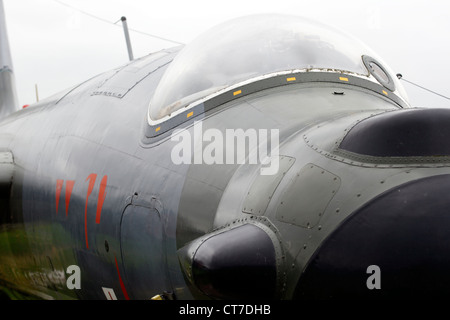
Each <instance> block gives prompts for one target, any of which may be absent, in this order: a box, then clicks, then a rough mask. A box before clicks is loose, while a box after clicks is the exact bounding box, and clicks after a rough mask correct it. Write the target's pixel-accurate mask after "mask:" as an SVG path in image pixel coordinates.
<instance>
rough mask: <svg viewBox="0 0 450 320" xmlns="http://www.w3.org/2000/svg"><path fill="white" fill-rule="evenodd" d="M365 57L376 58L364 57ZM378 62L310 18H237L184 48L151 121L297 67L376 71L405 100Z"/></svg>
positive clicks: (156, 99) (165, 78)
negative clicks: (238, 85) (236, 86)
mask: <svg viewBox="0 0 450 320" xmlns="http://www.w3.org/2000/svg"><path fill="white" fill-rule="evenodd" d="M363 56H367V57H371V58H374V59H376V60H374V59H369V61H363ZM380 61H381V60H380V59H379V58H378V57H376V55H375V54H374V53H373V52H372V51H371V50H370V49H369V48H367V47H366V46H365V45H364V44H362V43H361V42H360V41H358V40H356V39H354V38H353V37H350V36H348V35H346V34H344V33H342V32H340V31H338V30H336V29H333V28H330V27H328V26H326V25H323V24H320V23H317V22H314V21H311V20H309V19H305V18H300V17H295V16H289V15H256V16H249V17H243V18H238V19H235V20H232V21H230V22H227V23H224V24H220V25H218V26H216V27H214V28H213V29H211V30H209V31H208V32H206V33H204V34H203V35H201V36H200V37H198V38H197V39H196V40H194V41H193V42H192V43H190V44H189V45H187V46H186V47H184V48H183V49H182V50H181V51H180V53H179V54H178V55H177V56H176V57H175V59H174V61H173V62H172V63H171V65H170V66H169V68H168V69H167V70H166V72H165V74H164V76H163V78H162V79H161V81H160V83H159V85H158V88H157V89H156V92H155V94H154V96H153V99H152V100H151V102H150V108H149V121H153V122H160V120H161V121H162V120H163V119H164V118H165V117H170V116H171V115H172V114H173V113H176V111H178V110H179V109H181V108H184V107H186V106H188V105H190V104H192V103H194V102H197V101H199V100H200V99H204V98H205V97H208V96H210V95H213V94H215V93H217V92H220V91H221V90H226V88H230V87H232V86H233V85H236V84H238V83H241V82H244V81H249V80H251V79H257V78H258V77H263V76H267V75H270V74H276V73H277V72H283V71H294V70H305V71H306V70H315V69H319V70H327V71H331V72H333V71H334V72H346V73H350V74H356V75H359V76H364V77H371V74H375V75H378V76H379V77H376V76H375V77H373V76H372V79H374V81H377V80H378V82H380V79H381V80H383V79H384V80H386V79H387V80H386V81H387V82H386V88H389V89H390V90H391V91H394V90H396V91H397V93H398V92H400V93H399V95H400V96H402V98H404V100H406V95H405V94H404V91H403V89H402V86H401V84H400V83H399V81H398V79H397V78H396V77H395V76H394V74H393V73H392V72H391V71H389V69H387V68H386V66H385V65H384V64H383V66H382V67H381V66H380V65H379V64H380ZM369 69H372V70H369ZM379 69H381V70H379ZM386 70H388V71H386ZM384 72H385V73H386V74H383V73H384ZM380 73H381V76H380ZM388 82H390V83H388ZM382 84H383V83H382Z"/></svg>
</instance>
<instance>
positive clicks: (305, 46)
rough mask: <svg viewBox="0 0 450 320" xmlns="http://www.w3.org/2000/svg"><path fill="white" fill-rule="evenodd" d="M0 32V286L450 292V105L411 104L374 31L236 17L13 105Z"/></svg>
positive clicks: (84, 293) (211, 294)
mask: <svg viewBox="0 0 450 320" xmlns="http://www.w3.org/2000/svg"><path fill="white" fill-rule="evenodd" d="M2 23H4V17H3V15H2ZM2 32H3V33H2V37H1V46H2V51H1V52H2V56H1V59H2V60H1V65H2V66H3V68H2V69H1V73H0V75H1V87H0V89H1V96H0V100H1V110H0V114H1V117H2V118H1V123H0V223H1V229H0V261H1V263H0V279H1V282H0V283H1V288H2V291H3V292H16V293H22V294H24V293H26V294H29V295H34V296H37V297H40V298H45V299H110V300H112V299H139V300H140V299H181V300H187V299H227V300H228V299H286V300H290V299H316V298H320V299H323V298H327V299H328V298H331V299H332V298H367V299H377V298H405V297H407V298H408V297H413V298H415V297H440V296H444V295H448V294H449V293H450V276H449V275H448V270H449V269H450V210H449V209H450V198H449V196H448V193H449V190H450V139H449V137H450V110H446V109H417V108H412V107H411V106H410V104H409V103H408V99H407V96H406V93H405V90H404V89H403V87H402V85H401V83H400V81H399V80H398V79H397V77H396V76H395V73H393V72H392V71H391V69H390V68H389V67H388V66H387V64H386V63H385V62H384V61H383V60H382V59H381V58H380V57H378V56H377V55H376V54H375V53H374V52H373V51H372V50H371V49H369V48H368V47H367V46H366V45H364V44H363V43H361V42H360V41H358V40H356V39H354V38H353V37H351V36H349V35H347V34H345V33H343V32H341V31H338V30H336V29H334V28H331V27H329V26H326V25H324V24H321V23H319V22H315V21H310V20H309V19H306V18H300V17H296V16H289V15H255V16H250V17H243V18H238V19H235V20H232V21H229V22H227V23H224V24H220V25H218V26H216V27H214V28H213V29H211V30H210V31H207V32H206V33H204V34H202V35H200V36H199V37H198V38H197V39H196V40H194V41H193V42H192V43H190V44H188V45H185V46H177V47H174V48H171V49H167V50H162V51H159V52H155V53H152V54H149V55H147V56H144V57H142V58H139V59H135V60H133V61H130V62H129V63H127V64H125V65H123V66H120V67H118V68H116V69H114V70H111V71H107V72H105V73H103V74H100V75H98V76H96V77H94V78H92V79H89V80H87V81H86V82H83V83H81V84H79V85H77V86H75V87H73V88H70V89H68V90H66V91H64V92H62V93H59V94H57V95H55V96H52V97H50V98H47V99H45V100H42V101H40V102H38V103H35V104H33V105H30V106H29V107H27V108H25V109H23V110H20V111H19V110H18V111H14V110H15V108H17V106H16V105H15V104H14V101H15V98H14V97H15V93H14V89H13V87H14V86H13V84H14V79H13V68H12V64H11V60H10V58H9V54H7V52H8V45H7V40H6V38H5V36H6V33H5V26H4V25H2ZM5 52H6V53H5ZM99 58H100V57H99Z"/></svg>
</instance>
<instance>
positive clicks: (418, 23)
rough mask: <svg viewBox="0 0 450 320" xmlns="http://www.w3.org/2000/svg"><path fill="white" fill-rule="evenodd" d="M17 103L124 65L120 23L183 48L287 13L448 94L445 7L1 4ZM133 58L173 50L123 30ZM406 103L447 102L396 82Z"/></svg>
mask: <svg viewBox="0 0 450 320" xmlns="http://www.w3.org/2000/svg"><path fill="white" fill-rule="evenodd" d="M3 3H4V7H5V12H6V22H7V25H8V34H9V41H10V44H11V52H12V58H13V66H14V71H15V74H16V81H17V91H18V95H19V100H20V101H19V102H20V104H21V105H24V104H31V103H33V102H35V101H36V96H35V84H37V85H38V88H39V96H40V98H41V99H42V98H45V97H48V96H50V95H52V94H54V93H57V92H59V91H61V90H64V89H66V88H69V87H71V86H73V85H76V84H78V83H80V82H82V81H84V80H86V79H88V78H91V77H92V76H95V75H97V74H99V73H102V72H104V71H108V70H110V69H113V68H115V67H118V66H120V65H122V64H125V63H127V62H128V55H127V50H126V45H125V40H124V35H123V29H122V25H121V22H120V21H119V22H118V23H117V24H116V25H114V24H113V23H114V22H116V21H118V20H119V19H120V17H121V16H126V17H127V21H128V26H129V27H130V28H132V29H136V30H139V31H142V32H144V33H148V34H153V35H157V36H160V37H163V38H167V39H171V40H174V41H177V42H182V43H189V41H191V40H192V39H194V38H195V37H196V36H197V35H199V34H201V33H202V32H204V31H206V30H207V29H208V28H210V27H212V26H214V25H216V24H218V23H221V22H224V21H226V20H229V19H232V18H235V17H240V16H244V15H249V14H258V13H287V14H294V15H299V16H305V17H309V18H312V19H316V20H319V21H321V22H324V23H327V24H330V25H334V26H336V27H338V28H340V29H342V30H344V31H346V32H348V33H351V34H353V35H354V36H356V37H357V38H359V39H361V40H362V41H363V42H365V43H366V44H367V45H368V46H369V47H371V48H372V49H373V50H374V51H375V52H377V53H378V54H379V55H380V56H381V57H382V58H383V59H384V61H385V62H387V63H388V64H389V66H390V67H391V68H392V69H393V70H394V72H396V73H402V74H403V76H404V78H405V79H407V80H410V81H413V82H416V83H418V84H420V85H422V86H424V87H427V88H429V89H431V90H433V91H437V92H439V93H441V94H443V95H445V96H449V97H450V82H449V81H448V80H447V76H448V75H449V74H450V66H449V63H448V61H449V57H450V41H449V40H450V10H449V9H450V1H448V0H433V1H430V0H427V1H424V0H416V1H414V0H412V1H403V0H402V1H399V0H389V1H388V0H376V1H374V0H364V1H361V0H340V1H337V0H323V1H321V0H311V1H310V0H308V1H302V0H276V1H274V0H270V1H266V0H258V1H243V0H226V1H211V0H208V1H206V0H200V1H196V0H191V1H186V0H159V1H153V0H152V1H150V0H3ZM130 36H131V41H132V46H133V51H134V56H135V57H136V58H137V57H141V56H144V55H147V54H149V53H151V52H154V51H157V50H160V49H163V48H169V47H172V46H174V45H175V44H174V43H171V42H168V41H162V40H159V39H156V38H152V37H150V36H148V35H143V34H140V33H137V32H131V34H130ZM403 84H404V87H405V89H406V91H407V93H408V96H409V98H410V102H411V103H412V104H413V105H414V106H425V107H450V100H447V99H444V98H441V97H438V96H436V95H433V94H431V93H428V92H426V91H423V90H422V89H418V88H416V87H414V86H412V85H410V84H408V83H405V82H403Z"/></svg>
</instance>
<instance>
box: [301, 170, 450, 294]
mask: <svg viewBox="0 0 450 320" xmlns="http://www.w3.org/2000/svg"><path fill="white" fill-rule="evenodd" d="M449 296H450V175H439V176H433V177H428V178H423V179H420V180H416V181H413V182H409V183H407V184H404V185H401V186H399V187H396V188H394V189H391V190H390V191H387V192H385V193H383V194H381V195H380V196H378V197H377V198H375V199H374V200H372V201H370V202H369V203H368V204H366V205H365V206H364V207H362V208H361V209H359V210H357V211H356V212H354V213H353V214H352V215H350V216H349V218H348V219H347V220H345V221H344V222H343V223H342V224H341V225H340V226H339V227H338V228H337V229H336V230H335V231H334V232H333V233H332V234H331V235H330V236H329V237H328V238H327V239H326V240H325V241H324V243H323V244H322V246H321V247H320V248H319V249H318V250H317V252H316V254H315V255H314V256H313V257H312V259H311V261H310V263H309V264H308V266H307V267H306V269H305V272H304V273H303V275H302V277H301V278H300V280H299V283H298V285H297V289H296V296H295V297H296V298H306V299H308V298H313V299H315V298H324V299H328V298H336V299H341V298H400V299H401V298H448V297H449Z"/></svg>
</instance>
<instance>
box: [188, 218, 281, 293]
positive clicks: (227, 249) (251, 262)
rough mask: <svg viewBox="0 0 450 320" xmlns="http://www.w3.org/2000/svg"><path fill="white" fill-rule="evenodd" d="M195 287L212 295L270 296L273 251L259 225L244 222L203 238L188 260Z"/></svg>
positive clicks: (273, 279) (273, 275) (274, 272)
mask: <svg viewBox="0 0 450 320" xmlns="http://www.w3.org/2000/svg"><path fill="white" fill-rule="evenodd" d="M192 273H193V278H194V283H195V285H196V286H197V288H198V289H200V290H201V291H202V292H203V293H205V294H207V295H208V296H210V297H212V298H216V299H272V298H274V294H275V289H276V280H277V270H276V254H275V249H274V245H273V243H272V240H271V239H270V237H269V236H268V235H267V234H266V232H264V231H263V230H262V229H260V228H258V227H256V226H254V225H251V224H246V225H243V226H240V227H237V228H234V229H231V230H229V231H226V232H223V233H219V234H218V235H215V236H213V237H211V238H209V239H207V240H206V241H205V242H203V243H202V244H201V245H200V246H199V248H198V250H197V252H196V253H195V256H194V259H193V263H192Z"/></svg>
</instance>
